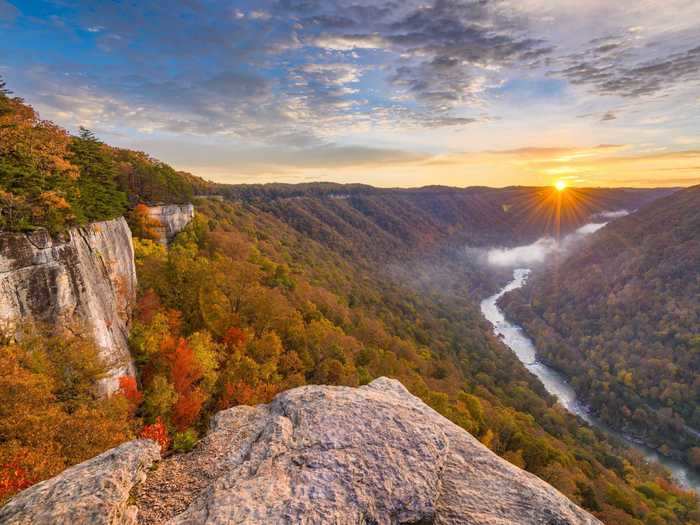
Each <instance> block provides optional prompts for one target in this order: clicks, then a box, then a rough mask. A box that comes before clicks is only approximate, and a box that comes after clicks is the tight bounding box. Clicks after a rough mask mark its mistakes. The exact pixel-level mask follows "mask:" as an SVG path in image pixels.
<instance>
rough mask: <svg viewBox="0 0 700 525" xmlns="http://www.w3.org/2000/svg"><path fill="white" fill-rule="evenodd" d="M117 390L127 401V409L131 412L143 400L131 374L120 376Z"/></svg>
mask: <svg viewBox="0 0 700 525" xmlns="http://www.w3.org/2000/svg"><path fill="white" fill-rule="evenodd" d="M119 392H120V393H121V394H122V395H123V396H124V397H125V398H126V400H127V401H128V402H129V410H130V411H131V413H132V414H133V413H134V412H136V409H137V408H138V406H139V405H140V404H141V401H143V394H142V393H141V392H139V387H138V385H137V384H136V378H135V377H132V376H121V377H120V378H119Z"/></svg>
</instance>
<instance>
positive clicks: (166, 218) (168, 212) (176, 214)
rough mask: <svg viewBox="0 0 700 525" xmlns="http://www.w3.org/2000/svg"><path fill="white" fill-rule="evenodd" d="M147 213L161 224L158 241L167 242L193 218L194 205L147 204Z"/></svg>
mask: <svg viewBox="0 0 700 525" xmlns="http://www.w3.org/2000/svg"><path fill="white" fill-rule="evenodd" d="M148 213H149V215H150V216H151V217H153V218H154V219H157V220H158V221H160V223H161V224H162V227H161V231H160V234H161V238H160V242H161V243H162V244H167V243H169V242H170V241H171V240H172V239H173V237H175V235H177V234H178V233H180V232H181V231H182V230H183V229H184V228H185V226H187V225H188V224H189V223H190V221H191V220H192V219H193V218H194V206H193V205H192V204H164V205H162V206H149V208H148Z"/></svg>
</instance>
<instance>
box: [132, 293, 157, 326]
mask: <svg viewBox="0 0 700 525" xmlns="http://www.w3.org/2000/svg"><path fill="white" fill-rule="evenodd" d="M160 309H161V304H160V297H159V296H158V294H157V293H156V292H155V291H154V290H153V288H149V289H148V290H146V293H144V294H143V296H142V297H141V298H140V299H139V302H138V305H137V306H136V311H137V314H136V316H137V318H138V320H139V321H141V322H142V323H146V324H148V323H150V322H151V321H153V316H155V315H156V314H157V313H158V310H160Z"/></svg>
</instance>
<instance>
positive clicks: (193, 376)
mask: <svg viewBox="0 0 700 525" xmlns="http://www.w3.org/2000/svg"><path fill="white" fill-rule="evenodd" d="M168 357H169V358H170V378H171V380H172V383H173V386H174V387H175V391H176V392H177V393H178V394H179V395H181V396H182V395H188V394H189V393H191V391H192V389H193V387H194V385H195V383H196V382H197V381H199V380H200V379H201V378H202V370H201V368H200V367H199V365H198V364H197V360H196V358H195V355H194V352H193V351H192V349H191V348H190V346H189V345H188V344H187V340H185V339H183V338H182V337H181V338H180V339H179V341H178V343H177V347H176V348H175V351H174V352H172V353H171V354H170V355H169V356H168Z"/></svg>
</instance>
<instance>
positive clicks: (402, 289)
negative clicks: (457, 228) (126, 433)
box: [132, 200, 698, 524]
mask: <svg viewBox="0 0 700 525" xmlns="http://www.w3.org/2000/svg"><path fill="white" fill-rule="evenodd" d="M198 210H199V215H198V216H197V218H196V219H195V221H194V222H193V224H192V225H191V226H190V227H189V228H188V229H187V230H186V231H185V232H183V234H181V235H180V236H179V237H178V238H177V240H176V241H175V243H174V244H173V245H172V246H171V247H170V248H169V249H168V250H165V249H164V248H163V247H161V246H158V245H155V244H153V243H151V242H149V241H147V240H137V241H136V248H137V258H138V274H139V280H140V286H141V288H142V292H141V298H140V301H139V307H138V310H137V323H136V326H135V327H134V330H133V334H132V345H133V352H134V355H135V356H136V359H137V362H138V367H139V370H140V379H141V384H140V390H141V392H142V393H143V398H142V400H140V402H139V407H138V409H137V412H136V414H137V416H139V417H141V418H143V420H144V422H145V423H146V424H154V423H157V422H159V421H160V422H162V424H163V426H165V427H166V428H167V429H168V431H169V432H170V434H171V435H173V436H174V442H175V443H179V445H178V446H182V444H183V443H186V442H187V440H188V439H190V438H188V437H187V435H188V434H187V433H188V432H192V431H193V430H194V431H201V429H202V428H203V426H204V424H205V422H206V420H207V418H208V417H209V415H210V414H212V413H213V412H215V411H216V410H219V409H222V408H226V407H229V406H234V405H236V404H254V403H260V402H266V401H268V400H270V399H271V398H272V397H273V396H274V395H275V394H276V393H277V392H279V391H281V390H283V389H287V388H291V387H294V386H298V385H301V384H307V383H321V384H346V385H357V384H364V383H367V382H369V381H370V380H371V379H373V378H375V377H378V376H382V375H385V376H390V377H395V378H398V379H399V380H401V381H402V382H403V383H404V384H405V385H407V387H408V388H409V389H410V390H411V391H412V392H413V393H415V394H416V395H418V396H420V397H421V398H422V399H423V400H425V401H426V402H427V403H429V404H430V405H431V406H432V407H433V408H435V409H436V410H438V411H439V412H441V413H442V414H444V415H445V416H447V417H448V418H450V419H452V420H453V421H455V422H456V423H458V424H459V425H461V426H462V427H464V428H465V429H467V430H469V431H470V432H471V433H472V434H474V435H475V436H476V437H478V438H479V439H480V440H481V441H482V442H484V443H485V444H487V445H488V446H489V447H490V448H491V449H492V450H494V451H495V452H497V453H498V454H500V455H502V456H503V457H505V458H507V459H509V460H510V461H511V462H513V463H515V464H517V465H519V466H521V467H523V468H526V469H528V470H530V471H531V472H534V473H536V474H537V475H539V476H540V477H542V478H544V479H545V480H547V481H549V482H550V483H552V484H554V485H555V486H556V487H557V488H559V489H560V490H562V491H563V492H564V493H565V494H566V495H567V496H569V497H571V498H572V499H573V500H574V501H576V502H578V503H580V504H582V505H583V506H585V507H586V508H588V509H589V510H591V511H593V512H595V513H596V514H597V515H599V516H600V517H601V518H603V519H604V520H606V521H607V522H608V523H615V524H637V523H650V524H651V523H679V524H680V523H693V522H696V521H698V515H697V502H696V500H695V498H694V496H693V495H691V494H686V493H683V492H682V491H679V490H678V489H677V488H673V486H672V484H671V483H670V482H669V481H668V478H666V475H665V474H663V473H662V472H661V471H660V470H658V471H657V470H654V469H653V468H651V467H650V466H649V465H647V464H645V462H644V461H643V460H642V458H641V457H639V456H635V455H627V454H626V453H623V452H622V450H620V449H617V448H616V447H615V446H613V445H612V444H611V443H609V442H608V441H607V440H605V439H604V438H603V436H602V435H600V434H599V433H597V432H596V431H594V430H593V429H590V428H587V427H585V426H582V424H581V422H580V421H577V420H576V419H575V418H574V417H572V416H570V415H569V414H568V413H566V412H565V410H564V409H562V407H561V406H559V405H558V404H556V403H555V402H554V399H552V398H551V397H550V396H548V395H547V394H546V393H545V392H544V391H543V389H542V386H541V385H540V384H539V383H538V382H537V381H536V379H535V378H534V377H533V376H531V375H530V374H529V373H528V372H527V371H526V370H525V369H524V368H523V367H522V366H521V365H520V363H519V362H518V361H517V358H516V357H515V356H514V355H513V354H512V353H511V352H510V351H509V350H508V349H506V348H505V347H504V346H503V345H502V344H501V343H500V342H499V341H497V340H496V339H495V338H494V337H492V336H491V335H490V330H489V328H488V327H487V326H485V323H484V322H483V320H482V319H481V316H480V314H479V312H478V310H477V309H476V307H475V306H474V305H472V304H471V303H470V302H469V301H468V300H464V299H461V300H460V299H459V298H458V297H456V296H453V297H448V296H445V295H443V294H430V293H419V292H417V291H416V290H415V289H414V288H413V287H411V286H407V285H403V284H401V283H400V282H397V281H395V280H391V279H387V278H386V275H385V274H383V273H382V272H379V271H377V270H376V269H375V270H372V269H369V268H366V267H364V266H363V265H358V264H355V263H354V262H353V261H352V259H348V258H346V257H344V256H342V255H341V254H339V253H338V252H336V251H335V250H332V249H329V248H328V247H325V246H323V245H322V244H320V243H318V242H316V241H314V240H312V239H310V238H309V237H308V236H307V235H305V234H301V233H299V232H298V231H296V230H295V229H294V228H292V227H290V226H288V225H287V224H285V223H283V222H281V221H280V220H279V219H278V218H276V217H275V216H274V215H272V214H270V213H267V212H264V211H263V210H261V209H260V208H258V207H256V206H255V205H251V204H245V203H227V202H218V201H210V200H206V201H200V202H199V203H198Z"/></svg>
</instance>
